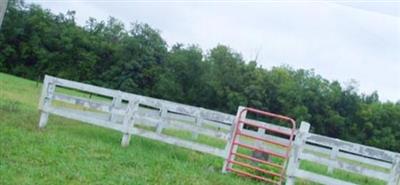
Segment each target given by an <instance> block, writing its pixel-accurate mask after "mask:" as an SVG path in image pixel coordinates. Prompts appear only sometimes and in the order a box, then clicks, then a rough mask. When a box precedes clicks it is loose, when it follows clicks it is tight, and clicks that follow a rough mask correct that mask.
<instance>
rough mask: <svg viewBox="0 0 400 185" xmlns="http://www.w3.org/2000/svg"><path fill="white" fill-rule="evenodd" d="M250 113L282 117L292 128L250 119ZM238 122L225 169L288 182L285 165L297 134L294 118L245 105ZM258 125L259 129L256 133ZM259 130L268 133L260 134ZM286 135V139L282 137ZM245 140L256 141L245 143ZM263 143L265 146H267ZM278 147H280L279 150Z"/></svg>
mask: <svg viewBox="0 0 400 185" xmlns="http://www.w3.org/2000/svg"><path fill="white" fill-rule="evenodd" d="M247 113H251V114H255V115H258V116H263V117H266V118H270V119H271V118H272V119H277V120H281V121H284V123H285V124H286V123H287V124H288V125H289V126H290V127H282V126H278V125H272V124H270V123H265V122H261V121H255V120H251V119H247V118H246V115H247ZM235 122H236V124H235V128H234V131H233V134H232V139H231V144H230V148H229V149H228V150H229V151H228V152H229V153H228V157H227V159H226V165H225V166H224V168H225V169H224V170H225V171H230V172H235V173H238V174H239V175H243V176H249V177H252V178H255V179H258V180H261V181H265V182H268V183H271V184H282V182H283V181H284V175H285V167H286V164H287V161H288V158H289V152H290V149H291V145H292V141H293V137H294V134H295V129H296V123H295V121H294V120H293V119H292V118H289V117H286V116H282V115H277V114H273V113H270V112H265V111H261V110H257V109H253V108H242V110H240V111H239V112H238V115H237V116H236V120H235ZM244 125H247V127H253V130H251V129H250V130H249V129H247V130H246V129H244V128H243V126H244ZM255 128H256V129H257V132H255V130H254V129H255ZM259 129H261V131H264V132H261V133H260V132H259ZM282 137H283V138H285V139H282ZM241 140H243V141H246V142H247V141H254V142H248V143H244V142H242V141H241ZM283 141H286V142H283ZM254 145H258V146H254ZM261 146H265V147H264V148H263V147H261ZM277 148H280V149H279V150H278V149H277ZM246 151H247V153H246ZM249 151H250V152H253V155H249ZM277 151H280V152H277ZM255 154H257V155H255ZM260 156H263V157H264V158H263V157H260Z"/></svg>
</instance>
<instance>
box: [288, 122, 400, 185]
mask: <svg viewBox="0 0 400 185" xmlns="http://www.w3.org/2000/svg"><path fill="white" fill-rule="evenodd" d="M309 128H310V126H309V124H306V123H303V124H302V125H301V127H300V129H299V131H298V132H297V136H296V139H295V142H294V146H293V149H292V155H291V158H290V161H289V166H288V169H287V178H288V179H287V181H286V184H287V185H292V184H294V181H295V180H294V179H295V178H301V179H305V180H310V181H314V182H317V183H321V184H332V185H336V184H340V185H353V184H354V183H351V182H347V181H344V180H340V179H337V178H333V177H329V176H328V175H330V174H333V173H334V170H335V169H338V170H343V171H346V172H349V173H354V174H358V175H362V176H366V177H372V178H375V179H379V180H382V181H385V182H387V184H389V185H397V184H398V183H399V178H400V154H399V153H394V152H390V151H386V150H382V149H378V148H374V147H369V146H365V145H360V144H355V143H351V142H347V141H343V140H340V139H334V138H330V137H326V136H322V135H318V134H312V133H309V132H308V131H309ZM303 160H305V161H309V162H313V163H317V164H320V165H324V166H326V167H327V174H328V175H326V176H325V175H321V174H317V173H313V172H310V171H306V170H304V169H300V168H299V166H300V162H301V161H303Z"/></svg>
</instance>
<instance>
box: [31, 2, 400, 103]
mask: <svg viewBox="0 0 400 185" xmlns="http://www.w3.org/2000/svg"><path fill="white" fill-rule="evenodd" d="M27 2H35V3H38V4H41V5H42V6H43V7H44V8H48V9H50V10H51V11H52V12H54V13H59V12H62V13H65V12H66V11H67V10H75V11H76V19H77V22H78V23H79V24H81V25H83V24H84V23H85V21H86V20H87V19H88V18H89V17H94V18H96V19H98V20H105V19H107V18H108V17H109V16H113V17H115V18H117V19H119V20H121V21H123V22H124V23H125V25H127V27H128V28H129V23H130V22H135V21H138V22H144V23H148V24H150V25H151V26H152V27H153V28H156V29H158V30H160V31H161V35H162V37H163V38H164V39H165V40H166V41H167V42H168V44H169V45H170V46H171V45H173V44H175V43H177V42H179V43H184V44H198V45H199V46H200V47H201V48H203V50H205V51H207V50H208V49H210V48H213V47H215V46H216V45H217V44H219V43H220V44H225V45H228V46H230V47H231V48H233V49H234V50H235V51H237V52H239V53H241V54H242V55H243V57H244V58H245V59H246V60H250V59H255V58H256V57H257V62H258V63H259V64H260V65H262V66H263V67H264V68H270V67H271V66H279V65H282V64H288V65H290V66H292V67H294V68H305V69H314V70H315V72H316V73H317V74H320V75H322V76H323V77H324V78H327V79H329V80H338V81H340V82H341V83H342V84H347V83H348V82H349V81H350V80H351V79H354V80H356V81H357V82H358V89H359V92H360V93H371V92H373V91H374V90H377V91H378V93H379V95H380V99H381V100H383V101H386V100H391V101H397V100H400V1H397V2H396V1H386V2H382V1H380V2H378V1H367V2H366V1H358V2H354V1H353V2H351V3H347V2H344V1H340V2H339V1H336V2H335V3H333V2H327V1H318V2H316V1H314V2H310V1H308V2H307V1H301V2H297V3H294V1H287V2H279V3H278V2H276V1H275V2H273V1H268V2H265V1H264V2H261V1H251V2H244V1H241V2H233V1H220V2H214V1H207V2H204V1H203V2H195V1H191V2H183V1H175V2H168V3H166V2H162V1H152V2H144V1H141V2H134V1H129V0H125V1H106V0H102V1H99V0H96V1H66V0H65V1H55V0H54V1H51V0H41V1H38V0H36V1H35V0H28V1H27Z"/></svg>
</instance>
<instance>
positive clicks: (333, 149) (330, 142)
mask: <svg viewBox="0 0 400 185" xmlns="http://www.w3.org/2000/svg"><path fill="white" fill-rule="evenodd" d="M65 88H66V89H67V90H66V89H65ZM78 91H79V92H78ZM82 92H84V93H90V94H95V96H94V97H92V98H87V97H84V96H82ZM39 109H40V110H41V115H40V121H39V127H40V128H43V127H45V126H46V124H47V122H48V117H49V114H53V115H58V116H61V117H65V118H69V119H74V120H79V121H83V122H87V123H90V124H93V125H96V126H100V127H105V128H109V129H113V130H116V131H119V132H121V133H122V135H123V136H122V140H121V145H122V146H127V145H128V144H129V141H130V137H131V136H132V135H133V136H141V137H145V138H150V139H153V140H157V141H161V142H164V143H168V144H173V145H177V146H181V147H185V148H188V149H192V150H195V151H200V152H204V153H208V154H212V155H214V156H218V157H221V158H224V159H225V164H224V167H223V171H224V172H225V167H226V166H227V165H228V164H227V162H226V161H227V160H228V156H229V152H228V149H229V148H230V146H231V145H232V144H233V143H232V135H233V133H234V128H235V126H236V125H235V123H236V121H235V119H237V116H238V115H236V116H234V115H230V114H225V113H221V112H217V111H213V110H207V109H204V108H200V107H194V106H189V105H184V104H180V103H175V102H171V101H166V100H161V99H156V98H151V97H146V96H141V95H136V94H131V93H126V92H122V91H118V90H112V89H107V88H102V87H97V86H94V85H89V84H84V83H79V82H74V81H70V80H65V79H61V78H56V77H52V76H48V75H46V76H45V79H44V83H43V88H42V94H41V97H40V101H39ZM243 109H245V108H244V107H239V109H238V113H239V112H240V111H241V110H243ZM242 122H243V123H245V124H246V125H257V127H259V128H258V129H249V128H243V124H242V126H241V127H240V130H241V131H240V132H241V134H242V135H244V136H247V137H248V138H253V139H254V138H258V140H261V141H264V140H268V141H271V142H272V144H274V145H278V146H288V145H290V144H291V143H292V142H294V144H293V147H292V149H291V151H290V155H289V161H288V163H287V168H286V184H287V185H291V184H294V182H295V181H296V179H297V178H301V179H306V180H310V181H314V182H318V183H322V184H343V185H347V184H354V183H351V182H346V181H344V180H340V179H335V178H332V177H331V176H329V174H332V173H333V171H334V170H344V171H348V172H351V173H355V174H359V175H364V176H369V177H374V178H376V179H380V180H383V181H385V182H387V184H389V185H397V183H399V178H400V177H399V176H400V154H398V153H394V152H390V151H386V150H382V149H378V148H374V147H369V146H364V145H360V144H355V143H351V142H347V141H343V140H339V139H334V138H329V137H326V136H322V135H317V134H313V133H309V129H310V125H309V124H308V123H306V122H302V123H301V125H300V128H299V129H297V130H296V131H295V133H294V134H295V135H296V137H295V140H294V141H291V140H290V139H289V138H283V137H279V136H276V135H271V134H267V132H266V130H269V129H270V130H274V131H276V132H279V133H282V134H283V135H285V134H290V133H291V132H292V129H290V128H287V127H282V126H278V125H274V124H270V123H266V122H261V121H257V120H252V119H249V118H245V117H244V118H242ZM168 130H176V131H186V132H189V133H191V136H192V138H190V139H188V138H181V137H177V136H174V135H170V134H166V133H165V131H168ZM199 136H205V137H209V138H212V139H215V140H220V141H222V142H224V143H225V146H215V145H209V144H205V143H202V142H199V139H198V137H199ZM237 142H239V143H240V144H242V145H246V146H248V147H250V148H255V149H257V150H260V151H270V153H272V154H276V155H284V154H285V151H284V150H282V149H279V147H277V148H274V147H271V145H265V144H260V141H257V142H252V141H251V140H246V139H242V138H239V139H238V141H237ZM270 144H271V143H270ZM238 155H239V154H238ZM243 156H244V155H243ZM243 156H242V157H243ZM239 157H240V155H239ZM247 158H248V159H252V160H255V161H262V160H258V159H254V158H252V157H249V156H247ZM301 161H311V162H313V163H317V164H322V165H325V166H327V168H328V171H327V174H328V176H325V175H321V174H316V173H314V172H310V171H307V170H305V169H301V168H300V163H301ZM264 162H265V161H264ZM267 163H268V162H267ZM249 165H251V164H249ZM250 167H251V166H250ZM252 168H253V167H252ZM245 173H247V172H245ZM250 176H251V174H250Z"/></svg>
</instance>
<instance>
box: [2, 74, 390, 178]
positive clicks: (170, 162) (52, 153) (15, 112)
mask: <svg viewBox="0 0 400 185" xmlns="http://www.w3.org/2000/svg"><path fill="white" fill-rule="evenodd" d="M40 91H41V87H40V85H39V86H37V85H36V83H35V82H33V81H29V80H25V79H21V78H17V77H14V76H11V75H6V74H2V73H0V184H201V185H203V184H257V182H255V181H253V180H249V179H246V178H241V177H238V176H235V175H233V174H221V173H220V169H221V167H222V159H220V158H217V157H213V156H210V155H205V154H201V153H198V152H194V151H190V150H186V149H183V148H179V147H175V146H172V145H168V144H163V143H160V142H156V141H152V140H148V139H144V138H140V137H133V139H132V140H131V145H130V146H129V147H127V148H122V147H120V139H121V133H118V132H115V131H111V130H106V129H103V128H99V127H94V126H90V125H88V124H81V123H79V122H77V121H72V120H68V119H64V118H60V117H55V116H50V120H49V122H48V125H47V127H46V129H45V130H39V129H38V128H37V123H38V119H39V112H38V110H37V104H38V99H39V94H40ZM301 167H302V168H304V169H307V170H310V171H314V172H318V173H321V174H327V173H326V170H327V169H326V167H324V166H321V165H315V164H313V163H310V162H303V163H302V165H301ZM332 176H334V177H337V178H340V179H348V180H351V181H353V182H355V183H358V184H383V183H382V182H381V181H376V180H374V179H370V178H365V177H361V176H357V175H354V174H351V173H343V171H337V170H335V172H334V174H333V175H332ZM297 184H311V183H309V182H305V181H300V182H298V183H297Z"/></svg>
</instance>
